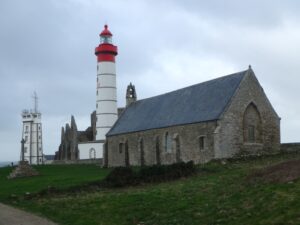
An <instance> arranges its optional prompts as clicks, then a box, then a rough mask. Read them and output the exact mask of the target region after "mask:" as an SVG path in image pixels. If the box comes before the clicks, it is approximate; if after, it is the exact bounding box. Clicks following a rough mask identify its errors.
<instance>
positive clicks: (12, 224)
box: [0, 203, 57, 225]
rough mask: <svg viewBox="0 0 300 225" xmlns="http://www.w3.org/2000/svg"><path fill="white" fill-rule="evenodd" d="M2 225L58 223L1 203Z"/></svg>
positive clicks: (48, 224) (52, 224)
mask: <svg viewBox="0 0 300 225" xmlns="http://www.w3.org/2000/svg"><path fill="white" fill-rule="evenodd" d="M0 225H57V224H56V223H53V222H51V221H49V220H47V219H44V218H41V217H39V216H36V215H33V214H31V213H28V212H24V211H22V210H19V209H16V208H13V207H11V206H7V205H4V204H1V203H0Z"/></svg>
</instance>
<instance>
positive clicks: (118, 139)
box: [107, 121, 217, 166]
mask: <svg viewBox="0 0 300 225" xmlns="http://www.w3.org/2000/svg"><path fill="white" fill-rule="evenodd" d="M216 124H217V123H216V122H215V121H213V122H204V123H197V124H190V125H181V126H174V127H168V128H161V129H153V130H148V131H141V132H135V133H129V134H124V135H117V136H110V137H108V138H107V144H108V166H125V161H126V160H125V158H126V157H127V158H128V161H129V165H141V164H142V162H144V164H145V165H153V164H157V163H158V161H160V162H159V163H161V164H171V163H175V162H176V161H179V160H180V161H185V162H187V161H190V160H193V161H194V162H195V163H204V162H207V161H209V160H211V159H213V158H214V151H213V148H214V131H215V129H216ZM167 132H168V135H170V137H171V149H170V150H169V151H167V150H166V144H165V137H166V133H167ZM199 137H204V140H205V142H204V149H201V150H200V147H199ZM156 140H158V145H156ZM178 140H179V145H178ZM141 142H142V143H143V148H141V144H140V143H141ZM157 148H158V149H159V156H158V155H157ZM127 149H128V152H127ZM126 154H127V156H126ZM141 154H142V155H143V157H141ZM176 156H177V157H176ZM158 157H159V160H158ZM178 157H179V159H178Z"/></svg>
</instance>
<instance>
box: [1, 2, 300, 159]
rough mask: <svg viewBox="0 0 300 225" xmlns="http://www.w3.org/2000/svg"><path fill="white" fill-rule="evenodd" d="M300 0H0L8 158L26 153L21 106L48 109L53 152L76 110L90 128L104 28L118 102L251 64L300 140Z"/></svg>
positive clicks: (292, 137) (286, 136)
mask: <svg viewBox="0 0 300 225" xmlns="http://www.w3.org/2000/svg"><path fill="white" fill-rule="evenodd" d="M299 12H300V1H294V0H291V1H288V0H285V1H276V0H272V1H271V0H270V1H268V0H266V1H263V0H251V1H250V0H244V1H240V0H226V1H225V0H218V1H217V0H210V1H207V0H203V1H202V0H181V1H180V0H174V1H171V0H170V1H167V0H165V1H159V0H144V1H143V0H128V1H125V0H109V1H100V0H47V1H46V0H45V1H40V0H26V1H22V0H19V1H18V0H1V1H0V79H1V80H0V96H1V114H0V115H1V117H0V161H6V160H8V161H12V160H14V161H15V160H19V157H20V140H21V136H22V129H21V128H22V120H21V112H22V110H23V109H30V108H33V100H32V98H31V96H32V94H33V92H34V91H36V92H37V94H38V96H39V110H40V111H41V112H42V123H43V146H44V153H45V154H54V152H55V151H56V150H57V148H58V145H59V142H60V129H61V126H63V125H64V124H65V123H66V122H69V121H70V116H71V114H73V115H74V116H75V119H76V122H77V126H78V128H79V129H81V130H84V129H86V128H87V127H88V126H89V124H90V121H89V120H90V113H91V112H92V111H93V110H95V107H96V103H95V101H96V100H95V99H96V57H95V55H94V48H95V47H96V46H97V45H98V44H99V36H98V35H99V33H100V32H101V30H102V29H103V25H104V24H105V23H108V25H109V29H110V30H111V32H112V33H113V41H114V44H115V45H117V46H118V49H119V55H118V56H117V59H116V61H117V62H116V66H117V91H118V106H124V104H125V90H126V86H127V84H128V83H129V82H132V83H133V84H135V86H136V89H137V95H138V98H139V99H141V98H146V97H150V96H154V95H157V94H162V93H165V92H168V91H171V90H175V89H178V88H182V87H185V86H188V85H192V84H195V83H199V82H202V81H206V80H209V79H212V78H216V77H220V76H223V75H227V74H230V73H234V72H238V71H241V70H245V69H247V68H248V65H249V64H251V65H252V68H253V70H254V72H255V74H256V76H257V78H258V80H259V81H260V83H261V85H262V86H263V88H264V90H265V92H266V94H267V96H268V97H269V99H270V101H271V103H272V104H273V106H274V108H275V110H276V111H277V113H278V114H279V116H280V117H281V118H282V120H281V139H282V142H296V141H300V137H299V130H300V120H299V115H300V104H299V98H300V91H299V82H300V75H299V72H300V63H299V59H300V26H299V24H300V14H299Z"/></svg>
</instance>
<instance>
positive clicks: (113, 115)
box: [95, 25, 118, 141]
mask: <svg viewBox="0 0 300 225" xmlns="http://www.w3.org/2000/svg"><path fill="white" fill-rule="evenodd" d="M117 54H118V50H117V46H115V45H113V43H112V33H111V32H110V31H109V30H108V26H107V25H105V26H104V30H103V31H102V32H101V33H100V44H99V46H98V47H96V49H95V55H96V56H97V96H96V114H97V115H96V116H97V118H96V129H97V131H96V140H97V141H100V140H105V135H106V134H107V132H108V131H109V130H110V128H111V127H112V126H113V125H114V123H115V122H116V120H117V118H118V109H117V88H116V65H115V56H116V55H117Z"/></svg>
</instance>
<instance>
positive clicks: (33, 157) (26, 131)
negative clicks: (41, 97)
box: [21, 92, 43, 165]
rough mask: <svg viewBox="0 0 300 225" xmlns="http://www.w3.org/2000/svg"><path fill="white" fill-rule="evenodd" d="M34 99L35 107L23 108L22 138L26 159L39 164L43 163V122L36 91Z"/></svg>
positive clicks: (30, 162)
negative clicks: (31, 108) (30, 108)
mask: <svg viewBox="0 0 300 225" xmlns="http://www.w3.org/2000/svg"><path fill="white" fill-rule="evenodd" d="M33 99H34V109H33V110H30V111H29V110H23V112H22V121H23V132H22V139H24V140H25V143H24V160H26V161H28V162H29V164H35V165H39V164H43V142H42V123H41V113H40V112H38V97H37V94H36V93H35V92H34V95H33ZM21 154H22V153H21ZM21 158H22V155H21Z"/></svg>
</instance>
